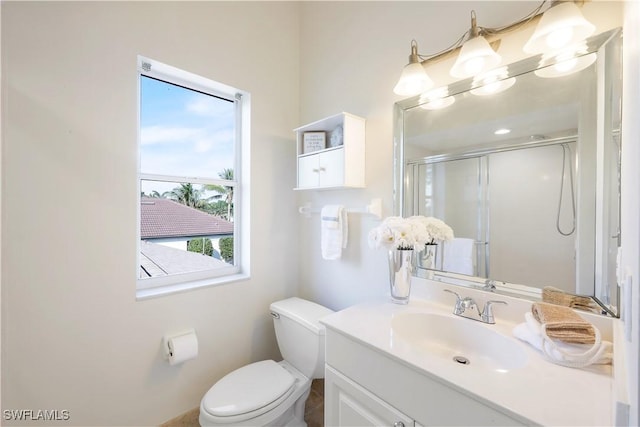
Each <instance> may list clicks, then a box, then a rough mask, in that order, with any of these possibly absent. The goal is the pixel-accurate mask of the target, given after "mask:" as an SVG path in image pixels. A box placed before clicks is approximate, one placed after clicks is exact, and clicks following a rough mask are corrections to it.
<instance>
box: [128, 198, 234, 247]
mask: <svg viewBox="0 0 640 427" xmlns="http://www.w3.org/2000/svg"><path fill="white" fill-rule="evenodd" d="M232 234H233V223H232V222H229V221H227V220H224V219H222V218H219V217H217V216H214V215H211V214H208V213H206V212H203V211H199V210H198V209H194V208H191V207H189V206H186V205H183V204H181V203H178V202H174V201H173V200H169V199H161V198H154V197H141V199H140V238H141V239H143V240H144V239H161V238H168V237H195V236H215V235H232Z"/></svg>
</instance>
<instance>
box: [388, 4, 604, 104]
mask: <svg viewBox="0 0 640 427" xmlns="http://www.w3.org/2000/svg"><path fill="white" fill-rule="evenodd" d="M578 1H582V2H583V1H584V0H567V1H559V0H555V1H553V2H551V1H550V0H543V1H542V2H541V3H540V4H539V5H538V6H537V7H536V8H535V9H534V10H533V11H531V12H530V13H529V14H528V15H526V16H525V17H523V18H522V19H520V20H519V21H517V22H515V23H512V24H509V25H507V26H504V27H498V28H488V27H481V26H478V25H477V22H476V14H475V11H472V12H471V28H470V29H469V30H468V31H466V32H465V33H464V34H463V35H462V36H461V37H460V38H459V39H458V40H456V41H455V42H454V43H453V44H452V45H451V46H450V47H448V48H446V49H445V50H443V51H441V52H438V53H435V54H432V55H421V54H420V53H418V44H417V42H416V41H415V40H413V41H412V42H411V54H410V55H409V64H408V65H406V66H405V68H404V69H403V71H402V75H401V76H400V80H399V81H398V83H397V84H396V86H395V88H394V92H395V93H396V94H398V95H402V96H415V95H419V94H421V93H424V92H426V91H427V90H429V89H430V88H431V87H432V86H433V81H432V80H431V79H430V78H429V77H428V76H427V73H426V71H425V69H424V66H425V65H427V64H428V63H430V62H436V61H440V60H443V59H445V58H447V57H450V56H451V55H455V54H457V55H458V57H457V59H456V61H455V63H454V65H453V67H452V68H451V70H450V72H449V73H450V74H451V75H452V76H453V77H456V78H459V79H464V78H468V77H477V76H479V75H481V74H484V73H486V72H487V71H489V70H491V69H493V68H495V67H497V66H498V65H499V64H500V61H501V57H500V55H499V54H498V53H497V52H496V50H497V49H498V47H499V45H500V36H502V35H504V34H506V33H508V32H512V31H516V30H521V29H523V28H525V27H527V26H532V25H534V24H535V23H536V22H538V26H537V28H536V30H535V32H534V34H533V36H532V37H531V38H530V40H529V41H527V43H526V44H525V46H524V47H523V50H524V51H525V52H526V53H545V52H549V51H550V50H553V51H555V52H556V53H557V51H558V49H562V48H563V47H564V46H570V45H573V44H576V43H578V42H580V41H581V40H584V39H585V38H587V37H589V36H590V35H591V34H593V32H594V30H595V27H594V26H593V25H592V24H591V23H589V21H587V20H586V19H585V18H584V17H583V16H582V14H581V13H580V10H579V8H578V6H577V5H576V4H575V2H578ZM546 3H551V6H550V7H549V8H548V9H547V10H546V11H545V12H544V14H543V13H542V9H543V7H544V5H545V4H546ZM576 12H577V13H576ZM506 77H508V76H506ZM506 77H505V78H506ZM507 84H513V82H511V83H507ZM507 84H505V85H504V87H503V88H502V90H505V89H507V88H508V87H507V86H506V85H507ZM496 86H497V85H496ZM478 87H479V86H478ZM488 90H489V89H486V90H485V91H488ZM477 92H478V93H477V94H480V93H481V92H483V91H482V90H479V91H477ZM493 93H495V92H493ZM483 94H488V93H483Z"/></svg>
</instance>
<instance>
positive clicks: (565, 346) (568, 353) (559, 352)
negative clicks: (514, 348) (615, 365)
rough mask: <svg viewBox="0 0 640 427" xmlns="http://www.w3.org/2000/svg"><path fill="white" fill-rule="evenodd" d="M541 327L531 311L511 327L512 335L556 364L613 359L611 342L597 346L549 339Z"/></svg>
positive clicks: (582, 364) (575, 364) (576, 365)
mask: <svg viewBox="0 0 640 427" xmlns="http://www.w3.org/2000/svg"><path fill="white" fill-rule="evenodd" d="M542 329H543V328H542V325H540V323H538V321H537V320H536V319H535V318H534V317H533V314H532V313H525V322H524V323H520V324H518V325H516V326H515V327H514V328H513V335H514V336H515V337H516V338H518V339H520V340H521V341H525V342H527V343H528V344H530V345H531V346H532V347H534V348H535V349H537V350H538V351H540V352H542V354H543V356H544V357H545V358H546V359H547V360H549V361H550V362H553V363H555V364H558V365H562V366H567V367H572V368H581V367H585V366H588V365H591V364H599V365H608V364H611V362H612V360H613V344H612V343H611V342H609V341H601V342H600V343H599V344H598V345H597V346H596V345H595V344H594V346H590V345H586V344H570V343H564V342H561V341H551V340H550V339H548V338H547V337H545V336H544V333H543V331H542Z"/></svg>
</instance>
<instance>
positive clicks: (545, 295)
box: [542, 286, 599, 312]
mask: <svg viewBox="0 0 640 427" xmlns="http://www.w3.org/2000/svg"><path fill="white" fill-rule="evenodd" d="M542 302H548V303H550V304H557V305H564V306H567V307H571V308H577V309H580V310H587V311H595V312H598V311H599V310H598V306H597V304H595V303H594V302H593V300H592V299H591V298H590V297H585V296H581V295H574V294H570V293H568V292H565V291H563V290H561V289H558V288H554V287H553V286H545V287H544V288H543V289H542Z"/></svg>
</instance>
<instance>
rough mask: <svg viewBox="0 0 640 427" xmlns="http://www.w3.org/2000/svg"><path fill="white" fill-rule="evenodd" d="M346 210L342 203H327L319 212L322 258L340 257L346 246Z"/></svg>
mask: <svg viewBox="0 0 640 427" xmlns="http://www.w3.org/2000/svg"><path fill="white" fill-rule="evenodd" d="M347 237H348V227H347V211H346V209H345V208H344V207H343V206H342V205H327V206H324V207H323V208H322V211H321V212H320V246H321V249H322V258H324V259H327V260H335V259H340V257H342V249H343V248H346V247H347Z"/></svg>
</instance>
